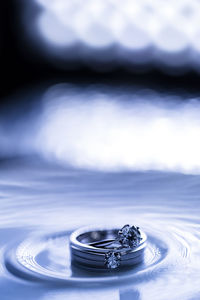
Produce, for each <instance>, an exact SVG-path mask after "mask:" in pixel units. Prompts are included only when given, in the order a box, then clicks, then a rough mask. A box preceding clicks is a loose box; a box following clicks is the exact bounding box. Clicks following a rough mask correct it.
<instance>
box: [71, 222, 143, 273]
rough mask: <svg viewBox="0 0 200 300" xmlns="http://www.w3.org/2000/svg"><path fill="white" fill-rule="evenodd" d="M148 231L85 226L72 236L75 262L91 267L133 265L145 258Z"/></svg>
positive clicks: (104, 267) (73, 260)
mask: <svg viewBox="0 0 200 300" xmlns="http://www.w3.org/2000/svg"><path fill="white" fill-rule="evenodd" d="M146 240H147V237H146V234H145V233H144V232H143V231H142V230H140V229H139V228H138V227H135V226H132V227H131V226H129V225H125V226H124V227H123V228H122V229H117V228H104V227H85V228H82V229H78V230H76V231H74V232H73V233H72V234H71V236H70V252H71V261H72V264H74V265H76V266H79V267H86V268H91V269H102V270H106V269H116V268H120V269H121V268H124V267H131V266H134V265H136V264H138V263H141V262H142V261H143V257H144V250H145V246H146Z"/></svg>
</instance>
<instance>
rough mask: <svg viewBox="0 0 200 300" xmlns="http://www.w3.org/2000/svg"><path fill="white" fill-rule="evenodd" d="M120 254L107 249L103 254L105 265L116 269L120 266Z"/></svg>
mask: <svg viewBox="0 0 200 300" xmlns="http://www.w3.org/2000/svg"><path fill="white" fill-rule="evenodd" d="M120 261H121V254H120V253H119V252H114V251H109V252H108V253H106V254H105V265H106V266H107V268H108V269H116V268H118V267H119V266H120Z"/></svg>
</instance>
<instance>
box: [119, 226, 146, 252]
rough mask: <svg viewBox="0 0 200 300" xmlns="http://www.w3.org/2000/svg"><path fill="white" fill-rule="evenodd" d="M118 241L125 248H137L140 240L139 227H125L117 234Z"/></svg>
mask: <svg viewBox="0 0 200 300" xmlns="http://www.w3.org/2000/svg"><path fill="white" fill-rule="evenodd" d="M118 240H119V242H120V243H121V245H122V246H123V247H125V248H134V247H137V246H138V245H139V244H140V241H141V240H142V238H141V232H140V230H139V227H136V226H130V225H125V226H124V227H122V229H120V230H119V232H118Z"/></svg>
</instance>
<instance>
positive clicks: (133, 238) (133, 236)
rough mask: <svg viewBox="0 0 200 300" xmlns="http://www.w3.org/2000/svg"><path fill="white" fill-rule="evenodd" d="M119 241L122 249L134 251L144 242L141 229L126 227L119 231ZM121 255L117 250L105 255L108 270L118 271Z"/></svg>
mask: <svg viewBox="0 0 200 300" xmlns="http://www.w3.org/2000/svg"><path fill="white" fill-rule="evenodd" d="M117 240H118V241H119V243H120V244H121V248H130V249H133V248H135V247H137V246H138V245H139V244H140V241H141V240H142V237H141V232H140V230H139V227H136V226H130V225H125V226H124V227H122V229H120V230H119V231H118V237H117ZM120 261H121V253H120V252H119V251H117V249H115V250H113V251H109V252H108V253H106V254H105V265H106V267H107V268H108V269H116V268H118V267H119V266H120Z"/></svg>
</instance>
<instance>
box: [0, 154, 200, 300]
mask: <svg viewBox="0 0 200 300" xmlns="http://www.w3.org/2000/svg"><path fill="white" fill-rule="evenodd" d="M198 191H199V176H198V175H196V176H194V175H183V174H178V173H160V172H140V173H138V172H117V173H104V172H95V171H86V170H85V171H84V170H79V169H74V168H63V167H60V166H56V165H54V166H53V165H51V164H47V163H44V162H43V161H42V160H39V159H38V158H36V157H30V158H29V159H28V158H27V159H26V160H25V159H23V160H10V161H9V160H8V161H7V162H6V161H4V162H2V163H1V178H0V222H1V231H0V237H1V238H0V246H1V248H0V249H1V250H0V261H1V263H0V272H1V279H0V290H1V296H2V299H13V297H14V298H15V299H20V300H21V299H26V298H27V295H28V297H29V299H60V300H63V299H66V298H67V299H80V297H81V298H82V299H93V298H94V297H95V298H97V299H114V300H116V299H123V300H124V299H141V300H147V299H148V300H149V299H163V300H164V299H198V295H199V269H200V263H199V261H200V259H199V258H200V257H199V248H200V233H199V227H200V225H199V213H200V205H199V197H198V193H199V192H198ZM100 223H101V224H102V223H104V224H115V225H116V224H122V225H123V224H126V223H130V224H137V225H139V226H140V227H141V228H142V229H144V230H145V231H146V232H147V234H148V236H149V244H148V249H149V250H148V251H150V252H149V254H148V253H146V259H147V260H148V259H149V260H151V259H152V257H153V256H154V257H155V256H156V257H159V256H161V257H162V259H160V260H157V261H156V263H153V264H151V266H149V267H146V266H145V267H144V268H142V266H140V267H139V269H135V270H132V271H131V273H127V274H120V275H118V276H114V277H113V280H112V282H110V281H109V284H106V283H107V279H108V278H110V279H111V277H112V276H106V278H107V279H106V278H105V279H104V280H103V281H102V278H103V277H99V279H98V277H96V278H97V284H95V285H94V284H93V283H92V280H94V276H92V279H91V280H90V277H88V276H87V281H88V283H89V284H86V282H85V283H84V284H81V277H80V274H79V277H77V281H76V282H74V283H73V284H69V282H67V281H66V284H62V285H55V281H56V280H55V278H56V276H55V274H57V277H59V276H60V275H59V274H61V273H62V274H63V276H66V279H67V277H68V276H69V275H70V273H67V272H66V274H64V269H65V268H68V266H67V264H68V263H69V261H68V260H67V256H66V255H67V237H66V241H65V239H64V240H62V241H61V240H59V239H58V240H57V242H54V239H50V241H49V242H48V244H46V242H45V238H44V239H43V237H45V236H46V234H48V235H49V234H50V236H51V235H52V236H53V233H54V232H61V231H63V230H64V231H69V232H70V231H71V230H73V229H75V228H77V227H79V226H83V225H90V224H100ZM27 240H29V241H31V243H29V247H30V248H26V249H27V256H25V258H26V259H30V261H31V256H30V254H31V251H33V252H34V251H35V249H36V248H37V249H43V251H44V252H43V253H42V252H41V251H39V252H40V253H39V256H36V270H33V273H32V275H33V276H32V278H29V277H28V275H27V274H28V273H27V270H28V272H29V267H28V266H26V267H25V266H23V265H21V269H20V271H19V269H18V268H15V272H14V271H13V270H14V267H13V266H16V265H15V263H16V255H15V254H16V251H15V250H16V247H18V245H20V243H21V242H23V241H25V242H26V241H27ZM35 241H36V242H35ZM40 241H43V242H44V244H42V245H43V246H45V247H46V245H48V247H47V248H38V247H40V246H41V244H40ZM153 245H154V246H153ZM65 247H66V248H65ZM30 250H31V251H30ZM10 253H12V254H13V256H12V259H11V256H10ZM18 254H19V252H18ZM163 254H164V255H163ZM8 262H9V263H10V267H8ZM144 263H145V262H144ZM148 263H149V262H148ZM38 266H39V268H40V266H41V269H40V271H41V274H43V275H45V274H48V272H51V274H53V275H52V280H51V281H48V280H46V282H44V278H43V279H42V278H41V277H40V276H38V275H37V274H38V269H37V268H38ZM17 270H18V271H17ZM22 274H24V276H20V275H22ZM130 275H131V276H130ZM45 276H46V275H45ZM45 276H44V277H45ZM81 276H82V280H84V281H86V277H85V276H83V274H82V275H81ZM22 277H23V278H22ZM34 278H37V280H35V279H34ZM64 280H65V279H64ZM90 281H91V282H90ZM57 283H59V282H57ZM30 289H31V293H30ZM12 290H14V291H15V293H14V292H12ZM29 294H30V295H29Z"/></svg>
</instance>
